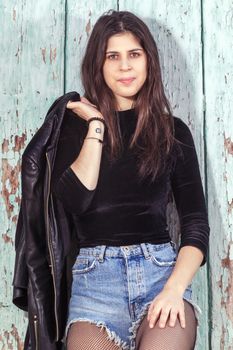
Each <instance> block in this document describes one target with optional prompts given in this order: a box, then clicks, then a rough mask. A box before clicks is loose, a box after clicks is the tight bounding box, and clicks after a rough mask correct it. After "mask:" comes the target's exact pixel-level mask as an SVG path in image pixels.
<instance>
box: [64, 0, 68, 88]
mask: <svg viewBox="0 0 233 350" xmlns="http://www.w3.org/2000/svg"><path fill="white" fill-rule="evenodd" d="M67 10H68V6H67V0H65V18H64V21H65V23H64V51H63V60H64V61H63V94H65V93H66V49H67V46H66V40H67V18H68V13H67V12H68V11H67Z"/></svg>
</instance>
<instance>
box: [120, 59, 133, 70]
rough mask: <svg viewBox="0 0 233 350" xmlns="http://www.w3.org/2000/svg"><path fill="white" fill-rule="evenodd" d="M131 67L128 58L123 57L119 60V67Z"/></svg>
mask: <svg viewBox="0 0 233 350" xmlns="http://www.w3.org/2000/svg"><path fill="white" fill-rule="evenodd" d="M130 68H131V65H130V63H129V61H128V59H123V60H121V61H120V69H123V70H125V69H126V70H128V69H130Z"/></svg>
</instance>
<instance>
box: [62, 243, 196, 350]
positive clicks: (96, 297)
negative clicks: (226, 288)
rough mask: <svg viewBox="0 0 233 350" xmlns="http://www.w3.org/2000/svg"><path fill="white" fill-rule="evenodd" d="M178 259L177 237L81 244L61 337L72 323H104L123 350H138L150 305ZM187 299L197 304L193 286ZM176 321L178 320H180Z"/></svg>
mask: <svg viewBox="0 0 233 350" xmlns="http://www.w3.org/2000/svg"><path fill="white" fill-rule="evenodd" d="M176 258H177V249H176V243H175V242H173V241H170V242H167V243H162V244H154V243H140V244H133V245H128V246H106V245H98V246H95V247H87V248H80V250H79V254H78V256H77V257H76V260H75V263H74V264H73V266H72V276H73V282H72V289H71V298H70V301H69V309H68V319H67V323H66V329H65V334H64V337H63V342H64V343H66V340H67V334H68V329H69V327H70V325H71V324H72V323H73V322H76V321H88V322H90V323H92V324H95V325H96V326H98V327H101V328H105V329H106V331H107V337H108V339H109V340H112V341H114V342H115V344H116V345H118V346H120V347H121V348H122V349H123V350H135V339H136V332H137V329H138V327H139V326H140V323H141V322H142V320H143V318H144V316H145V315H146V314H147V311H148V308H149V305H150V304H151V302H152V301H153V299H154V298H155V296H156V295H157V294H159V293H160V292H161V291H162V289H163V287H164V285H165V283H166V281H167V279H168V277H169V276H170V274H171V272H172V270H173V268H174V265H175V263H176ZM183 299H185V300H187V301H188V302H190V303H191V304H192V305H193V306H194V312H195V316H196V319H197V326H199V315H200V314H201V313H202V311H201V309H200V307H199V306H198V305H197V304H195V303H194V302H193V301H192V285H191V284H190V285H188V287H187V288H186V290H185V292H184V294H183ZM177 322H178V320H177Z"/></svg>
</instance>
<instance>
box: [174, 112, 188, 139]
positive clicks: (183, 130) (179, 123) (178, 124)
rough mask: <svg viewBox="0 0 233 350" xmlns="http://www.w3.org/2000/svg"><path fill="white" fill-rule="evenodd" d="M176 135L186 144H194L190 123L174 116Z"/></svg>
mask: <svg viewBox="0 0 233 350" xmlns="http://www.w3.org/2000/svg"><path fill="white" fill-rule="evenodd" d="M173 119H174V136H175V138H176V139H177V140H179V141H181V142H182V143H184V144H188V145H190V143H191V144H193V136H192V132H191V130H190V127H189V126H188V124H187V123H186V122H185V121H184V120H183V119H181V118H180V117H177V116H174V115H173Z"/></svg>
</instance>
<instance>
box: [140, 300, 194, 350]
mask: <svg viewBox="0 0 233 350" xmlns="http://www.w3.org/2000/svg"><path fill="white" fill-rule="evenodd" d="M184 310H185V321H186V326H185V328H182V327H181V325H180V322H179V319H178V318H177V319H176V323H175V325H174V326H173V327H171V326H169V323H168V322H167V323H166V325H165V327H164V328H160V327H159V319H158V320H157V322H156V323H155V325H154V327H153V328H149V322H148V320H147V316H145V317H144V319H143V321H142V323H141V325H140V327H139V328H138V331H137V335H136V349H137V350H192V349H194V347H195V342H196V335H197V319H196V317H195V312H194V307H193V306H192V305H191V304H190V303H189V302H188V301H186V300H184ZM168 321H169V320H168Z"/></svg>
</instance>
